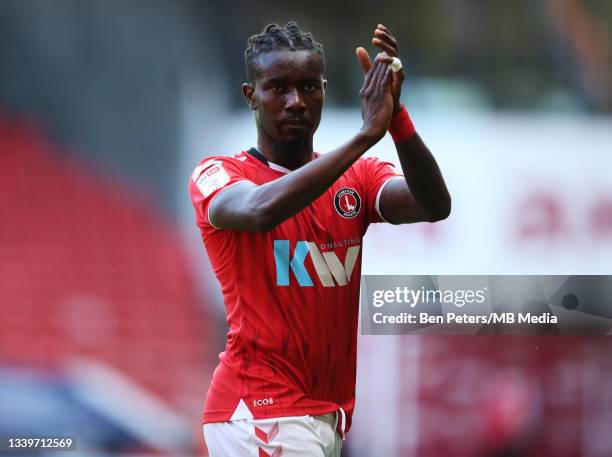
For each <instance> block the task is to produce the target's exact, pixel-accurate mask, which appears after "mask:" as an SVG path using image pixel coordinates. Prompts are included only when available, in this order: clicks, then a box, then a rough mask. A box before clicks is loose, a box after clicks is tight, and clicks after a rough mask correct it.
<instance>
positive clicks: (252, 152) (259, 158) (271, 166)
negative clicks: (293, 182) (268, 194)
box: [244, 147, 321, 174]
mask: <svg viewBox="0 0 612 457" xmlns="http://www.w3.org/2000/svg"><path fill="white" fill-rule="evenodd" d="M244 152H245V153H246V155H247V157H250V158H252V159H255V161H256V162H258V163H259V164H261V165H263V166H264V167H266V168H267V169H268V170H272V171H276V172H278V173H282V174H287V173H289V172H290V171H292V170H290V169H288V168H285V167H283V166H282V165H278V164H276V163H274V162H270V161H269V160H267V159H266V158H265V157H264V156H263V154H262V153H261V152H259V151H258V150H257V148H255V147H251V148H249V149H248V150H247V151H244ZM313 154H314V157H315V159H316V158H318V157H319V156H320V155H321V154H319V153H318V152H316V151H313Z"/></svg>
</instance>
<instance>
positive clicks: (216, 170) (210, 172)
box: [194, 161, 230, 197]
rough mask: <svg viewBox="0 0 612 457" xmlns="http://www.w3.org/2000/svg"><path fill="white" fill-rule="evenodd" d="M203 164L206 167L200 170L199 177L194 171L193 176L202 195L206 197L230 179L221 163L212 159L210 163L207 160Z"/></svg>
mask: <svg viewBox="0 0 612 457" xmlns="http://www.w3.org/2000/svg"><path fill="white" fill-rule="evenodd" d="M203 166H204V167H207V168H206V169H205V170H204V171H201V173H202V174H201V175H200V176H199V177H196V175H195V173H194V178H195V183H196V185H197V186H198V189H200V192H202V195H204V196H205V197H208V196H209V195H210V194H212V193H213V192H214V191H215V190H217V189H221V188H222V187H223V186H225V185H226V184H227V183H228V182H229V181H230V177H229V175H228V174H227V171H225V168H223V165H221V162H218V161H214V162H212V165H211V164H210V162H207V163H205V164H204V165H203ZM198 171H200V170H198Z"/></svg>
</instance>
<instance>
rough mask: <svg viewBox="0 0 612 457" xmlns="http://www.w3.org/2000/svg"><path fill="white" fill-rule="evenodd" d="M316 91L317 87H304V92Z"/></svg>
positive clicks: (310, 85)
mask: <svg viewBox="0 0 612 457" xmlns="http://www.w3.org/2000/svg"><path fill="white" fill-rule="evenodd" d="M316 89H317V86H316V85H314V84H306V85H305V86H304V90H305V91H306V92H312V91H314V90H316Z"/></svg>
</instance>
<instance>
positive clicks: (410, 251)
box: [0, 0, 612, 457]
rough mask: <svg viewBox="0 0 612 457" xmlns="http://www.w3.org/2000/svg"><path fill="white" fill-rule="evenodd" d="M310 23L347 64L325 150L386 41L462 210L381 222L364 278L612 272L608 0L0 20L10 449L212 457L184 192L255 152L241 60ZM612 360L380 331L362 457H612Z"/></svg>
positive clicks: (207, 361) (361, 416) (212, 347)
mask: <svg viewBox="0 0 612 457" xmlns="http://www.w3.org/2000/svg"><path fill="white" fill-rule="evenodd" d="M291 19H295V20H297V21H298V23H299V24H300V26H302V27H303V28H304V29H306V30H310V31H312V32H313V34H314V36H315V38H316V39H317V40H318V41H320V42H322V43H323V45H324V49H325V53H326V58H327V70H328V74H327V76H328V80H329V86H328V91H327V103H326V108H325V109H324V115H323V120H322V124H321V128H320V131H319V133H318V135H317V136H316V137H315V146H316V148H317V149H319V150H322V151H325V150H328V149H329V148H331V147H333V146H335V145H337V144H339V143H340V142H342V141H344V139H345V138H347V137H348V136H349V135H351V134H352V133H353V132H355V130H356V129H358V128H359V126H360V114H359V105H358V95H357V92H358V90H359V87H360V85H361V79H362V76H361V74H360V70H359V68H358V65H357V63H356V60H355V58H354V48H355V47H356V46H359V45H366V46H367V47H368V49H370V51H371V52H374V49H373V47H372V46H371V45H369V40H370V36H371V33H372V31H373V28H374V27H375V26H376V24H377V23H379V22H381V23H384V24H386V25H387V26H389V27H390V29H391V30H392V31H393V32H394V33H395V35H396V36H397V38H398V40H399V43H400V50H401V55H402V60H403V62H404V65H405V67H406V69H407V78H406V83H405V85H404V89H403V100H404V102H405V103H406V104H407V105H408V107H409V108H410V110H411V113H412V117H413V119H414V121H415V124H416V126H417V129H418V130H419V131H420V132H421V134H422V136H423V138H424V139H425V140H426V142H427V143H428V144H429V146H430V147H431V149H432V150H433V152H434V154H435V155H436V158H437V159H438V161H439V164H440V166H441V168H442V170H443V173H444V174H445V177H446V179H447V182H448V185H449V188H450V191H451V194H452V196H453V214H452V215H451V217H450V218H449V219H448V220H446V221H444V222H442V223H440V224H436V225H428V224H416V225H413V226H404V227H391V226H382V225H381V226H376V227H372V228H371V229H370V231H369V232H368V235H367V237H366V240H365V251H364V259H363V260H364V273H372V274H374V273H377V274H385V273H402V274H412V273H418V274H531V273H533V274H570V273H571V274H610V273H612V271H611V270H612V268H611V267H612V260H611V259H612V180H611V179H610V170H612V158H611V152H612V148H611V147H610V145H611V144H612V117H611V115H610V111H611V110H612V38H611V34H610V25H611V22H612V3H610V2H608V1H606V0H589V1H587V0H520V1H512V2H510V1H502V0H495V1H490V2H481V1H476V0H430V1H427V2H425V1H411V2H401V1H388V2H384V4H382V5H381V4H379V3H378V2H371V1H363V2H361V3H355V2H346V1H339V2H323V1H320V0H314V1H311V2H308V3H304V4H291V5H288V4H287V3H286V2H281V1H259V2H247V1H243V0H238V1H236V2H227V3H226V2H202V1H192V0H181V1H176V2H169V1H164V0H146V1H145V0H129V1H121V2H120V1H117V0H111V1H108V0H107V1H102V0H87V1H77V0H54V1H52V2H51V1H43V0H1V1H0V37H1V39H0V189H1V192H0V216H1V222H0V436H7V435H13V436H14V435H49V434H66V435H73V436H77V440H78V446H79V451H78V453H77V454H78V455H82V456H96V457H98V456H106V455H122V456H145V455H146V456H149V455H156V456H185V457H186V456H195V455H204V453H205V449H204V444H203V442H202V438H201V428H200V426H199V416H200V412H201V408H202V403H203V396H204V393H205V392H206V390H207V387H208V383H209V380H210V375H211V372H212V369H213V368H214V366H215V364H216V362H217V354H218V352H219V351H221V350H222V348H223V345H224V331H225V324H224V315H223V306H222V303H221V301H220V296H219V293H218V287H217V284H216V282H215V281H214V280H213V278H212V276H211V273H210V269H209V266H208V264H207V258H206V255H205V252H204V249H203V247H202V245H201V240H200V239H199V234H198V232H197V228H196V226H195V223H194V216H193V209H192V207H191V205H190V202H189V199H188V194H187V190H186V189H187V188H186V185H187V179H188V176H189V173H190V171H191V170H192V168H193V167H194V165H195V164H196V163H197V162H198V160H199V159H200V158H201V157H202V156H204V155H208V154H230V153H234V152H236V151H238V150H240V149H245V148H247V147H249V146H251V145H253V144H254V141H255V129H254V125H253V121H252V118H251V115H250V113H249V112H248V111H247V110H246V108H245V105H244V102H243V101H242V99H241V94H240V90H239V87H240V86H239V85H240V83H241V82H242V81H243V77H244V76H243V75H244V68H243V65H244V64H243V51H244V46H245V40H246V38H247V37H248V36H249V35H251V34H253V33H256V32H258V31H260V30H261V28H262V27H263V26H264V25H265V24H266V23H268V22H271V21H276V22H280V23H285V22H286V21H288V20H291ZM372 154H374V155H377V156H380V157H385V158H387V159H390V160H394V151H393V146H392V143H391V141H390V140H389V139H388V138H386V139H385V140H384V141H383V142H381V143H379V145H377V146H376V147H375V148H374V149H373V150H372ZM253 268H254V269H255V268H257V264H256V262H255V261H254V262H253ZM611 341H612V340H610V339H609V338H607V337H580V338H570V337H563V338H561V337H551V336H533V337H531V336H530V337H484V336H481V337H442V336H440V337H432V336H427V337H424V336H421V337H416V336H407V337H382V336H369V337H361V339H360V349H359V351H360V352H359V373H358V398H357V409H356V413H355V425H354V428H353V430H352V432H351V434H350V437H349V439H348V441H347V443H346V446H345V449H344V452H343V455H345V456H351V457H360V456H373V455H386V456H398V457H399V456H415V457H435V456H440V455H453V456H458V457H462V456H466V457H467V456H475V455H478V456H485V455H488V456H494V455H496V456H502V455H507V456H509V455H517V456H518V455H520V456H532V455H548V456H555V457H557V456H558V457H566V456H567V457H570V456H571V457H573V456H584V457H600V456H601V457H603V456H609V455H612V435H610V433H609V430H610V426H611V424H612V359H611V357H610V354H611V351H610V349H612V343H611ZM512 447H514V449H512ZM22 455H26V454H22ZM52 455H55V454H52Z"/></svg>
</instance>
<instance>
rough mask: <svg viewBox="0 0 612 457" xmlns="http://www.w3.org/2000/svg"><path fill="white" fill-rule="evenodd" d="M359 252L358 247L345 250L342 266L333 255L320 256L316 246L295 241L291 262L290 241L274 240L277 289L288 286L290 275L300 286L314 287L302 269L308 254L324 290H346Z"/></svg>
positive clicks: (331, 252)
mask: <svg viewBox="0 0 612 457" xmlns="http://www.w3.org/2000/svg"><path fill="white" fill-rule="evenodd" d="M360 248H361V246H360V245H358V246H351V247H350V248H348V250H347V251H346V258H345V259H344V264H342V262H340V259H339V258H338V256H337V255H336V253H335V252H334V251H327V252H321V251H320V250H319V248H318V247H317V243H315V242H312V241H298V242H297V243H296V245H295V248H294V250H293V258H290V246H289V240H274V260H275V262H276V285H277V286H288V285H289V276H290V273H291V272H293V274H294V276H295V278H296V279H297V281H298V283H299V284H300V286H302V287H304V286H306V287H309V286H313V285H314V284H313V282H312V278H311V277H310V275H309V274H308V271H307V270H306V267H305V266H304V262H305V261H306V258H307V257H308V255H309V254H310V258H311V260H312V264H313V265H314V268H315V271H316V273H317V276H318V277H319V280H320V281H321V284H322V285H323V286H324V287H335V286H336V284H337V285H339V286H346V285H347V284H348V283H349V282H350V280H351V275H352V273H353V268H354V267H355V262H356V261H357V257H358V255H359V249H360Z"/></svg>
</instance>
